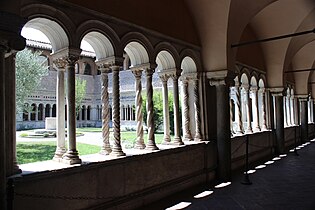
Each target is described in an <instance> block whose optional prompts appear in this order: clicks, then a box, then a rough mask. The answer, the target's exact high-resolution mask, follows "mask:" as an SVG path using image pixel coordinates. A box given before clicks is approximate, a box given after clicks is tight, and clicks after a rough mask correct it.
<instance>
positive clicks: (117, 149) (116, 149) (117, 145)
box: [110, 66, 126, 156]
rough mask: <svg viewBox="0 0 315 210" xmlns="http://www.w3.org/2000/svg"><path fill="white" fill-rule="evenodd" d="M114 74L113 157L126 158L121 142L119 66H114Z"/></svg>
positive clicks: (112, 68)
mask: <svg viewBox="0 0 315 210" xmlns="http://www.w3.org/2000/svg"><path fill="white" fill-rule="evenodd" d="M111 70H112V72H113V99H112V100H113V127H114V143H113V147H112V152H111V153H110V155H113V156H125V155H126V154H125V153H124V152H123V151H122V148H121V142H120V101H119V95H120V94H119V70H120V67H119V66H112V67H111Z"/></svg>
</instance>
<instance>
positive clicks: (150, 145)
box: [145, 67, 159, 150]
mask: <svg viewBox="0 0 315 210" xmlns="http://www.w3.org/2000/svg"><path fill="white" fill-rule="evenodd" d="M154 69H155V68H152V67H149V68H147V69H146V72H145V73H146V80H147V83H146V90H147V103H146V108H147V126H148V142H147V145H146V149H148V150H158V149H159V148H158V147H157V146H156V143H155V136H154V112H153V87H152V75H153V73H154Z"/></svg>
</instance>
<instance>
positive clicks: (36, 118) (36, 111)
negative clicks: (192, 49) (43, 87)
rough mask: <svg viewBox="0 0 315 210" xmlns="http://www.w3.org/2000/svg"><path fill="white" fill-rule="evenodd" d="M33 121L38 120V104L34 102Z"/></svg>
mask: <svg viewBox="0 0 315 210" xmlns="http://www.w3.org/2000/svg"><path fill="white" fill-rule="evenodd" d="M35 121H36V122H37V121H38V104H35Z"/></svg>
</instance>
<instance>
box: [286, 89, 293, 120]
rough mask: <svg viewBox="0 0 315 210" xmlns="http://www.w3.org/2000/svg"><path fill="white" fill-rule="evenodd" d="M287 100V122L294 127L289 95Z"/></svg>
mask: <svg viewBox="0 0 315 210" xmlns="http://www.w3.org/2000/svg"><path fill="white" fill-rule="evenodd" d="M285 100H286V109H287V110H286V112H287V122H288V125H292V122H291V107H290V95H287V96H286V97H285Z"/></svg>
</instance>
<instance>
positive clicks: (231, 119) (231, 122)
mask: <svg viewBox="0 0 315 210" xmlns="http://www.w3.org/2000/svg"><path fill="white" fill-rule="evenodd" d="M231 91H232V89H231V88H230V100H229V101H230V128H231V136H233V135H234V134H235V132H234V128H233V100H232V98H231Z"/></svg>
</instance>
